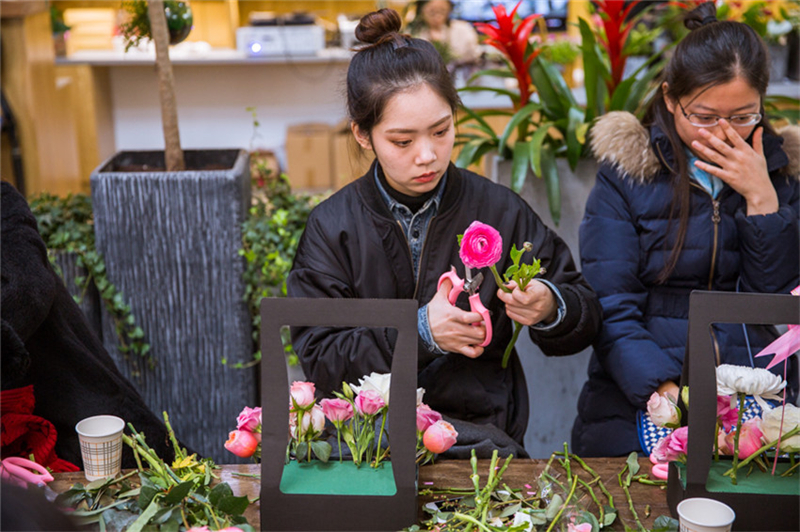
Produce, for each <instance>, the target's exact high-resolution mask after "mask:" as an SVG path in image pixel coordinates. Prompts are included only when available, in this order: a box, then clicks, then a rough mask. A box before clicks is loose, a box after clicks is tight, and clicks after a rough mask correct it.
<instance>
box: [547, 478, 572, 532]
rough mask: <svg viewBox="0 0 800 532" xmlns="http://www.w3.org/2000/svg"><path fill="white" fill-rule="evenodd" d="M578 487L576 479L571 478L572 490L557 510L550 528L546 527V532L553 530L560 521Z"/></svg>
mask: <svg viewBox="0 0 800 532" xmlns="http://www.w3.org/2000/svg"><path fill="white" fill-rule="evenodd" d="M576 487H578V477H577V476H576V477H573V479H572V488H571V489H570V490H569V495H567V498H566V499H565V500H564V504H562V505H561V508H559V509H558V513H557V514H556V516H555V517H554V518H553V521H552V522H551V523H550V526H549V527H547V532H550V531H551V530H553V527H554V526H556V523H557V522H558V520H559V519H561V514H563V513H564V509H565V508H566V507H567V506H568V505H569V501H571V500H572V497H573V495H575V488H576Z"/></svg>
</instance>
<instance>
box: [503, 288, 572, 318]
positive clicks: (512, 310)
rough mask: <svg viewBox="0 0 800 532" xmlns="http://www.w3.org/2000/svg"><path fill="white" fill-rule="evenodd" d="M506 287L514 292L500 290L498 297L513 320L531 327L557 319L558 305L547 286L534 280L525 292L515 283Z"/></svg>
mask: <svg viewBox="0 0 800 532" xmlns="http://www.w3.org/2000/svg"><path fill="white" fill-rule="evenodd" d="M506 286H507V287H508V288H511V290H512V291H511V292H510V293H509V292H505V291H503V290H500V289H498V290H497V297H498V298H500V300H501V301H502V302H503V303H505V304H506V314H507V315H508V317H509V318H511V319H512V320H514V321H516V322H518V323H521V324H522V325H528V326H530V325H536V324H537V323H541V322H545V323H550V322H552V321H553V320H554V319H556V316H557V315H558V303H557V302H556V298H555V296H554V295H553V292H552V290H550V288H549V287H548V286H547V285H546V284H544V283H542V282H539V281H537V280H536V279H533V280H532V281H531V282H529V283H528V286H526V287H525V290H520V288H519V286H517V283H515V282H514V281H511V282H509V283H507V284H506Z"/></svg>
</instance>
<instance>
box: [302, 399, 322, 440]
mask: <svg viewBox="0 0 800 532" xmlns="http://www.w3.org/2000/svg"><path fill="white" fill-rule="evenodd" d="M324 428H325V414H324V413H323V412H322V407H321V406H319V405H314V407H313V408H311V410H308V411H306V412H304V413H303V434H308V433H309V431H310V430H311V429H313V431H314V432H322V429H324Z"/></svg>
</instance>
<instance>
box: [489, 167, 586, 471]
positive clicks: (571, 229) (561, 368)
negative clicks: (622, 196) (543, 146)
mask: <svg viewBox="0 0 800 532" xmlns="http://www.w3.org/2000/svg"><path fill="white" fill-rule="evenodd" d="M556 162H557V165H558V175H559V180H560V183H561V223H560V224H559V226H558V227H556V226H555V225H554V224H553V218H552V217H551V216H550V208H549V207H548V204H547V190H546V188H545V183H544V180H543V179H538V178H537V177H536V176H534V175H533V173H531V172H529V173H528V177H527V178H526V179H525V185H523V187H522V193H521V194H520V195H521V196H522V198H523V199H524V200H525V201H527V202H528V204H529V205H530V206H531V207H532V208H533V210H534V211H535V212H536V213H537V214H538V215H539V217H540V218H541V219H542V221H543V222H544V223H545V224H546V225H547V226H548V227H550V228H551V229H553V230H555V231H556V233H557V234H558V235H559V236H560V237H561V238H562V239H564V241H565V242H566V243H567V245H568V246H569V248H570V250H571V251H572V257H573V258H574V259H575V264H576V266H577V267H578V268H580V256H579V254H578V251H579V250H578V227H579V226H580V223H581V219H583V212H584V208H585V207H586V200H587V199H588V198H589V193H590V192H591V190H592V187H593V186H594V182H595V177H596V175H597V162H596V161H595V160H594V159H583V160H581V161H580V162H579V163H578V167H577V168H576V171H575V172H573V171H572V170H570V168H569V164H567V161H566V159H563V158H559V159H557V160H556ZM488 167H489V168H490V171H489V176H488V177H489V178H490V179H492V181H494V182H496V183H500V184H502V185H505V186H509V184H510V183H511V162H510V161H505V160H501V159H499V158H497V157H494V158H493V159H492V160H491V161H490V162H489V164H488ZM516 348H517V353H518V354H519V357H520V360H521V362H522V367H523V369H524V370H525V376H526V378H527V381H528V395H529V396H530V400H531V411H530V418H529V420H528V430H527V432H526V433H525V449H526V450H527V451H528V453H529V454H530V455H531V457H532V458H548V457H549V456H550V453H552V452H553V449H563V444H564V442H567V443H569V442H570V439H571V437H570V434H571V431H572V422H573V420H574V419H575V416H576V415H577V412H578V411H577V405H578V395H579V394H580V391H581V388H582V386H583V383H584V382H585V381H586V368H587V367H588V365H589V357H590V356H591V349H585V350H584V351H581V352H580V353H578V354H576V355H573V356H570V357H546V356H544V354H543V353H542V351H541V350H540V349H539V348H538V347H537V346H536V345H534V344H533V342H531V340H530V337H529V336H528V335H527V334H521V335H520V337H519V341H518V342H517V345H516ZM545 376H546V377H545Z"/></svg>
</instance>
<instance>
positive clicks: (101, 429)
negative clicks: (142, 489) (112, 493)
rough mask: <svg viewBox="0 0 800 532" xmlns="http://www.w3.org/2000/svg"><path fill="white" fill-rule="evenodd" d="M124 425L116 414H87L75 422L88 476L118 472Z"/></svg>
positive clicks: (110, 475) (108, 475) (93, 477)
mask: <svg viewBox="0 0 800 532" xmlns="http://www.w3.org/2000/svg"><path fill="white" fill-rule="evenodd" d="M124 428H125V421H123V420H122V419H121V418H118V417H117V416H92V417H87V418H86V419H84V420H83V421H79V422H78V424H77V425H75V432H77V433H78V439H79V440H80V443H81V458H83V471H84V475H85V476H86V480H89V481H92V480H100V479H101V478H106V477H113V476H115V475H116V474H117V473H119V471H120V466H121V464H122V430H123V429H124Z"/></svg>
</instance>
